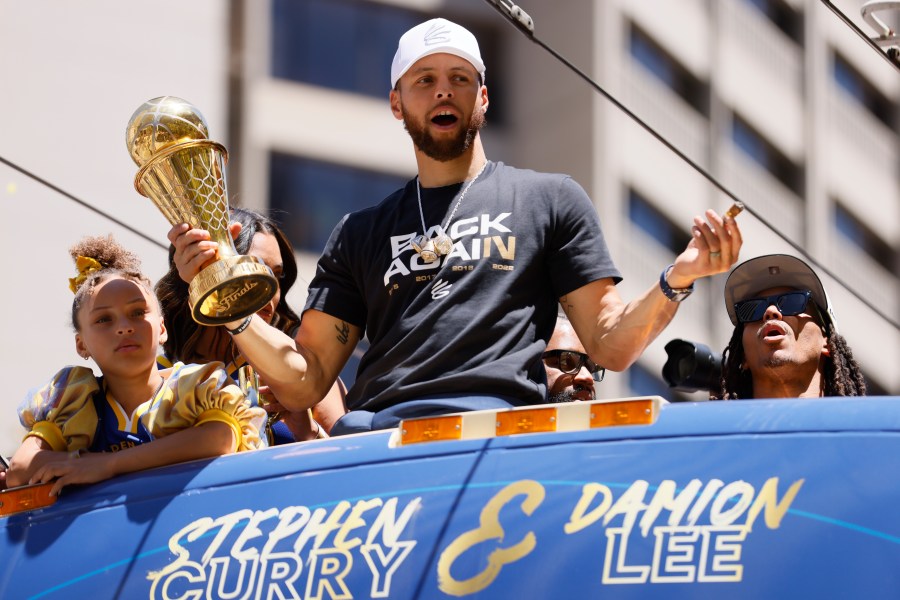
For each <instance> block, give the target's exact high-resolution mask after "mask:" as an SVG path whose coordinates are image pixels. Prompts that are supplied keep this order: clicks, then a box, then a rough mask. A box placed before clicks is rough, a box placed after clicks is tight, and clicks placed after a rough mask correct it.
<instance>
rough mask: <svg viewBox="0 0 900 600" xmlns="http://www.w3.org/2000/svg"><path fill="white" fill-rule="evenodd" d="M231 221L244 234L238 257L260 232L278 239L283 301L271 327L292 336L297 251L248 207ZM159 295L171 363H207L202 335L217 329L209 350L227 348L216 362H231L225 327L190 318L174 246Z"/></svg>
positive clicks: (239, 239)
mask: <svg viewBox="0 0 900 600" xmlns="http://www.w3.org/2000/svg"><path fill="white" fill-rule="evenodd" d="M231 221H232V222H234V221H237V222H238V223H240V224H241V232H240V234H239V235H238V237H237V239H235V240H234V246H235V249H236V250H237V251H238V254H247V252H249V251H250V246H251V244H252V242H253V236H255V235H256V234H257V233H267V234H270V235H272V236H274V237H275V240H276V241H277V242H278V249H279V250H280V252H281V260H282V261H283V263H284V270H283V272H282V276H281V279H280V280H279V282H278V283H279V286H280V288H281V299H280V300H279V302H278V306H276V307H275V315H274V317H273V319H272V326H273V327H276V328H278V329H280V330H281V331H284V332H285V333H287V334H288V335H291V334H292V333H293V331H294V330H295V329H296V327H297V325H298V324H299V323H300V317H298V316H297V314H296V313H295V312H294V311H293V310H292V309H291V307H290V306H288V303H287V293H288V291H289V290H290V289H291V287H292V286H293V285H294V282H296V281H297V261H296V259H295V258H294V249H293V247H292V246H291V243H290V242H289V241H288V239H287V237H286V236H285V235H284V233H283V232H282V231H281V229H279V227H278V225H277V224H276V223H275V221H273V220H272V219H270V218H269V217H266V216H264V215H261V214H260V213H258V212H255V211H252V210H248V209H245V208H232V209H231ZM156 293H157V295H158V296H159V302H160V306H161V308H162V314H163V319H164V320H165V323H166V330H167V331H168V339H167V340H166V341H165V343H164V344H163V348H164V349H165V352H166V355H167V356H168V357H169V358H170V359H172V360H180V361H182V362H185V363H190V362H207V361H209V360H210V358H209V357H208V356H207V355H206V354H205V353H204V352H203V350H208V349H207V348H198V343H199V342H200V338H201V334H203V333H204V332H205V330H208V329H214V330H215V333H214V338H213V339H212V343H211V344H210V348H218V347H220V346H224V347H225V348H226V352H225V355H224V356H218V357H215V359H216V360H221V361H223V362H226V363H227V362H228V358H229V357H230V356H231V355H232V352H233V346H232V341H231V336H229V335H228V334H227V332H225V330H224V328H222V327H212V328H210V327H208V326H205V325H200V324H198V323H197V322H196V321H194V319H193V318H192V317H191V307H190V305H189V302H188V284H187V283H186V282H185V281H183V280H182V279H181V277H180V276H179V275H178V269H177V268H176V267H175V247H174V246H169V270H168V272H167V273H166V274H165V275H163V277H162V278H161V279H160V280H159V282H158V283H157V284H156Z"/></svg>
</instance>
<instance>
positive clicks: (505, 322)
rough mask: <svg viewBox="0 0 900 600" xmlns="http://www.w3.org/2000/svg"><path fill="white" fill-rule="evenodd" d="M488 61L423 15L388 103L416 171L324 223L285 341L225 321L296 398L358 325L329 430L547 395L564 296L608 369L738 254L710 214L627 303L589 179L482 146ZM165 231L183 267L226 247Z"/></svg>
mask: <svg viewBox="0 0 900 600" xmlns="http://www.w3.org/2000/svg"><path fill="white" fill-rule="evenodd" d="M484 76H485V66H484V63H483V62H482V60H481V55H480V51H479V48H478V42H477V41H476V39H475V37H474V36H473V35H472V34H471V33H470V32H469V31H467V30H466V29H464V28H462V27H460V26H459V25H457V24H455V23H451V22H450V21H446V20H444V19H433V20H431V21H428V22H426V23H422V24H421V25H419V26H417V27H414V28H412V29H411V30H409V31H408V32H407V33H406V34H404V35H403V36H402V37H401V38H400V43H399V47H398V49H397V53H396V55H395V57H394V63H393V66H392V69H391V88H392V89H391V92H390V106H391V110H392V112H393V114H394V116H395V117H396V118H397V119H398V120H402V121H403V123H404V126H405V127H406V129H407V131H408V132H409V135H410V137H411V139H412V141H413V145H414V150H415V156H416V162H417V165H418V176H417V177H416V178H414V179H412V180H411V181H410V182H409V183H407V185H406V186H405V187H404V188H403V189H400V190H398V191H397V192H395V193H394V194H392V195H391V196H389V197H388V198H386V199H385V200H384V201H383V202H382V203H381V204H379V205H378V206H375V207H372V208H369V209H365V210H362V211H359V212H356V213H353V214H350V215H347V216H345V217H344V219H343V220H342V221H341V223H339V224H338V225H337V227H336V228H335V230H334V232H333V233H332V235H331V238H330V239H329V241H328V244H327V246H326V248H325V251H324V253H323V255H322V257H321V258H320V260H319V263H318V268H317V274H316V276H315V278H314V279H313V281H312V283H311V284H310V290H309V297H308V300H307V304H306V309H305V312H304V313H303V315H302V322H301V324H300V328H299V330H298V332H297V335H296V337H295V338H294V339H290V338H289V337H287V336H286V335H284V334H282V333H281V332H278V331H275V330H273V329H272V328H271V327H268V326H266V324H265V323H263V322H262V321H261V320H260V319H259V318H256V317H247V318H239V317H235V318H234V319H233V320H232V321H230V322H229V323H228V325H227V327H229V328H230V330H231V331H232V335H233V337H234V340H235V342H236V344H237V345H238V347H239V348H240V350H241V352H242V353H243V354H244V356H246V357H247V358H248V360H249V361H250V362H251V363H252V364H253V365H254V366H255V367H256V368H257V369H258V370H259V372H260V373H261V375H262V376H263V377H264V378H265V380H266V381H267V382H268V384H269V385H270V386H271V387H272V389H273V390H274V391H275V393H276V394H277V395H278V396H279V397H280V398H282V397H283V398H290V399H291V400H290V401H291V402H292V404H291V405H290V407H291V408H292V409H301V408H305V407H309V406H312V405H314V404H315V403H316V402H318V401H319V399H321V398H322V397H323V396H324V394H325V393H326V392H327V391H328V389H329V387H330V386H331V385H332V383H333V382H334V381H335V379H336V378H337V376H338V373H339V372H340V370H341V369H342V368H343V366H344V364H345V363H346V361H347V360H348V358H349V356H350V354H351V352H352V351H353V349H354V347H355V346H356V343H357V342H358V341H359V340H360V338H361V337H362V336H363V334H365V335H366V337H367V338H368V340H369V343H370V348H369V350H368V351H367V352H366V354H365V355H364V356H363V358H362V360H361V362H360V367H359V372H358V377H357V380H356V383H355V384H354V386H353V387H352V388H351V389H350V392H349V394H348V396H347V405H348V407H349V408H350V412H349V413H348V414H347V415H345V416H344V417H343V418H342V419H341V420H340V421H339V422H338V423H337V425H336V426H335V427H334V429H333V430H332V433H333V434H334V433H348V432H354V431H365V430H370V429H382V428H388V427H394V426H396V425H397V424H398V423H399V421H400V420H401V419H403V418H409V417H416V416H423V415H429V414H430V415H437V414H445V413H450V412H458V411H462V410H478V409H489V408H508V407H510V406H519V405H528V404H538V403H542V402H544V401H545V399H546V391H547V384H546V373H545V371H544V367H543V365H542V363H541V354H542V352H543V351H544V349H545V347H546V345H547V340H548V339H549V338H550V334H551V333H552V331H553V328H554V324H555V321H556V314H557V307H558V304H559V303H561V304H562V306H563V309H564V310H565V311H566V314H567V315H568V317H569V319H570V321H571V322H572V325H573V327H574V328H575V331H576V333H577V334H578V337H579V338H580V339H581V340H582V341H583V342H584V346H585V348H586V351H587V354H588V355H589V356H590V358H591V360H593V361H594V362H596V363H598V364H602V365H604V366H605V367H607V368H609V369H612V370H616V371H621V370H623V369H625V368H627V367H628V366H629V365H631V364H632V363H633V362H634V361H635V360H636V359H637V358H638V356H640V354H641V353H642V352H643V351H644V349H645V348H646V347H647V345H648V344H649V343H650V342H652V341H653V340H654V339H655V338H656V336H657V335H658V334H659V333H660V332H661V331H662V329H663V328H664V327H665V326H666V325H667V324H668V322H669V321H670V320H671V319H672V317H673V316H674V314H675V311H676V308H677V306H678V302H680V301H681V300H683V299H685V298H686V297H687V296H688V295H689V293H690V291H691V290H692V289H693V282H694V281H695V280H697V279H699V278H701V277H706V276H710V275H714V274H717V273H722V272H725V271H727V270H728V269H729V268H730V267H731V265H733V264H734V262H735V261H736V260H737V256H738V251H739V249H740V246H741V236H740V231H739V229H738V227H737V225H736V223H735V222H734V220H733V219H732V218H725V219H723V218H721V217H720V216H719V215H718V214H716V213H715V212H713V211H711V210H710V211H707V212H706V215H705V219H704V218H701V217H695V219H694V225H693V227H692V233H693V236H692V240H691V242H690V243H689V244H688V246H687V248H686V249H685V250H684V252H682V254H681V255H679V256H678V257H677V259H676V260H675V262H674V264H672V265H669V266H668V267H665V268H663V270H662V274H661V276H660V279H659V281H658V283H654V284H653V285H652V286H651V287H650V288H648V290H647V291H646V292H645V293H644V294H642V295H641V296H640V297H638V298H637V299H636V300H634V301H632V302H630V303H628V304H626V303H625V302H624V301H623V300H622V299H621V297H620V296H619V294H618V292H617V291H616V287H615V284H616V283H617V282H618V281H619V280H620V279H621V276H620V274H619V272H618V270H617V269H616V267H615V265H614V264H613V262H612V260H611V258H610V256H609V253H608V251H607V248H606V244H605V241H604V238H603V233H602V231H601V228H600V222H599V218H598V216H597V212H596V210H595V209H594V206H593V205H592V204H591V201H590V199H589V198H588V196H587V194H586V193H585V192H584V190H583V189H582V188H581V187H580V186H579V185H578V184H576V183H575V182H573V181H572V180H571V178H569V177H566V176H563V175H551V174H544V173H535V172H532V171H525V170H519V169H515V168H512V167H509V166H506V165H504V164H502V163H496V162H492V161H488V160H487V158H486V156H485V152H484V148H483V146H482V143H481V138H480V133H479V130H480V128H481V127H482V126H483V125H484V115H485V112H486V110H487V108H488V93H487V87H486V86H485V85H484ZM169 240H170V241H171V242H172V243H173V244H174V246H175V249H176V253H175V262H176V264H177V265H178V268H179V273H180V274H181V276H182V278H183V279H184V280H185V281H193V280H194V279H195V277H197V273H198V272H200V271H201V268H203V267H204V266H206V265H207V264H208V263H209V262H210V261H212V260H213V259H214V258H215V257H216V256H217V251H218V252H220V251H221V249H222V242H220V241H219V240H217V239H216V238H215V237H214V236H211V235H210V234H209V232H207V231H205V230H204V229H202V228H198V227H196V226H194V225H193V224H188V223H181V224H177V225H175V226H174V227H173V228H172V229H171V230H170V232H169ZM207 268H208V267H207Z"/></svg>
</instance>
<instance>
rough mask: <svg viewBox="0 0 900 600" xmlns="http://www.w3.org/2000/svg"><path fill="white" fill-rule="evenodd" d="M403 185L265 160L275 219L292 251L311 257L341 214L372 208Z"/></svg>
mask: <svg viewBox="0 0 900 600" xmlns="http://www.w3.org/2000/svg"><path fill="white" fill-rule="evenodd" d="M405 184H406V179H405V178H402V177H397V176H394V175H385V174H383V173H375V172H372V171H364V170H361V169H355V168H353V167H347V166H342V165H335V164H330V163H324V162H318V161H313V160H308V159H303V158H298V157H296V156H289V155H287V154H278V153H273V154H271V155H270V158H269V206H270V207H271V208H272V211H273V215H274V216H275V218H276V219H277V220H278V221H279V222H280V223H281V224H282V225H283V227H282V229H284V231H285V233H286V234H287V236H288V238H289V239H290V240H291V243H292V244H293V245H294V247H295V248H296V249H298V250H305V251H307V252H313V253H315V254H319V253H321V252H322V250H323V249H324V248H325V243H326V242H327V241H328V237H329V236H330V235H331V232H332V230H333V229H334V227H335V225H337V224H338V222H339V221H340V220H341V218H343V216H344V215H345V214H347V213H350V212H353V211H356V210H360V209H362V208H366V207H367V206H374V205H375V204H378V203H379V202H381V201H382V200H383V199H384V198H386V197H387V196H388V195H389V194H391V193H392V192H394V191H396V190H398V189H399V188H401V187H403V185H405ZM279 214H281V215H283V216H281V217H279Z"/></svg>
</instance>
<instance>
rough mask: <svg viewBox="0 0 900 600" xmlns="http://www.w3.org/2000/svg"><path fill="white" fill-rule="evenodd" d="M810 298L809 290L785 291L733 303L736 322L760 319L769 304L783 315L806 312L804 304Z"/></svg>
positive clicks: (749, 321) (806, 303)
mask: <svg viewBox="0 0 900 600" xmlns="http://www.w3.org/2000/svg"><path fill="white" fill-rule="evenodd" d="M811 298H812V292H810V291H809V290H804V291H796V292H785V293H784V294H776V295H774V296H766V297H765V298H750V299H748V300H741V301H740V302H735V303H734V314H735V316H737V320H738V323H753V322H755V321H761V320H762V318H763V317H764V316H765V315H766V310H768V308H769V307H770V306H774V307H775V308H777V309H778V312H780V313H781V314H782V316H785V317H793V316H796V315H799V314H800V313H802V312H806V306H807V305H808V304H809V301H810V299H811Z"/></svg>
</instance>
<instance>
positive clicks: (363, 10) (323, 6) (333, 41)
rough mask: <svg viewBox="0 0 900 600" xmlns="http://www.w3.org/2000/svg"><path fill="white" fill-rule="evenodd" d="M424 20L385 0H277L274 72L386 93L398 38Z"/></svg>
mask: <svg viewBox="0 0 900 600" xmlns="http://www.w3.org/2000/svg"><path fill="white" fill-rule="evenodd" d="M423 20H425V17H424V16H423V15H422V14H420V13H416V12H412V11H408V10H401V9H399V8H396V7H392V6H388V5H385V4H382V3H380V2H371V3H370V2H349V1H346V0H273V1H272V75H273V76H274V77H278V78H282V79H290V80H293V81H299V82H303V83H309V84H312V85H318V86H322V87H328V88H332V89H336V90H342V91H346V92H357V93H361V94H367V95H372V96H378V97H381V98H383V97H385V96H387V93H388V91H389V90H390V87H391V84H390V72H391V61H392V60H393V58H394V52H395V51H396V50H397V41H398V40H399V39H400V36H401V35H403V32H405V31H406V30H407V29H409V28H410V27H413V26H415V25H417V24H418V23H420V22H422V21H423Z"/></svg>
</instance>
